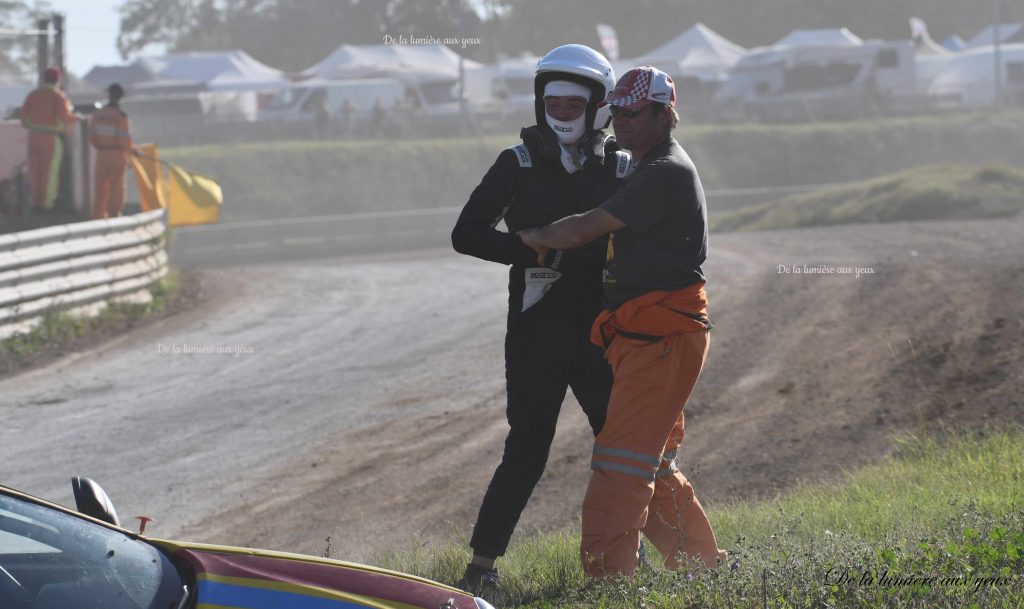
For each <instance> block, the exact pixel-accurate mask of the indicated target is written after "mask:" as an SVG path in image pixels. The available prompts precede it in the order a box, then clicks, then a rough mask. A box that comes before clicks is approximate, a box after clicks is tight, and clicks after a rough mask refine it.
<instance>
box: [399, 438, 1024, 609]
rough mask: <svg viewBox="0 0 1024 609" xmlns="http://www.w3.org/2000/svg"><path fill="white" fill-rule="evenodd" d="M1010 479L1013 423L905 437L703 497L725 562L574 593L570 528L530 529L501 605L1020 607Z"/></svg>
mask: <svg viewBox="0 0 1024 609" xmlns="http://www.w3.org/2000/svg"><path fill="white" fill-rule="evenodd" d="M836 466H837V468H838V467H841V464H836ZM1022 478H1024V430H1022V429H1020V428H1008V429H1002V430H998V431H991V432H987V433H981V434H973V435H963V436H956V437H945V438H942V439H939V438H936V437H932V436H910V437H906V438H903V439H901V440H899V441H898V450H897V451H896V453H895V454H894V455H893V456H890V457H887V458H885V459H883V460H881V461H880V462H879V463H878V464H875V465H872V466H868V467H865V468H863V469H860V470H858V471H856V472H847V473H845V474H844V476H843V477H842V479H841V480H839V481H837V482H834V483H831V484H824V485H805V486H801V487H799V488H796V489H794V490H792V491H790V492H787V493H785V494H784V495H782V496H780V497H778V498H776V499H774V500H771V501H764V502H757V503H734V504H730V505H723V506H717V505H708V506H706V509H707V511H708V514H709V516H710V518H711V520H712V522H713V523H714V525H715V528H716V532H717V534H718V536H719V542H720V544H721V545H722V546H724V547H726V548H728V549H729V550H730V553H731V554H732V556H733V557H737V558H739V559H740V564H739V568H738V569H737V570H735V571H733V570H730V569H727V568H723V569H720V570H718V571H712V572H685V571H680V572H669V571H665V570H664V569H662V568H661V567H648V568H645V569H642V570H640V571H639V572H638V574H637V575H636V576H635V577H634V578H632V579H629V580H624V581H619V582H615V583H606V584H602V585H599V586H597V587H595V588H593V589H590V590H587V591H583V584H584V580H583V575H582V571H581V569H580V567H579V561H578V557H577V556H578V543H579V536H578V533H576V532H564V533H558V534H552V535H541V536H536V537H533V538H530V539H526V540H524V541H521V542H519V543H518V544H517V545H514V546H513V548H512V550H511V552H510V553H509V555H508V556H507V557H505V558H504V559H502V562H500V563H499V565H500V566H499V569H500V571H501V576H502V586H503V594H504V595H505V596H504V602H503V604H502V605H501V606H502V607H538V608H539V607H545V608H559V609H567V608H572V609H577V608H578V609H582V608H584V607H587V608H590V607H647V608H652V609H653V608H665V609H689V608H692V607H702V608H708V609H712V608H723V609H724V608H729V609H732V608H734V607H765V606H767V607H774V608H785V607H864V608H869V607H870V608H879V609H880V608H888V607H950V608H952V607H977V608H979V609H980V608H988V607H1024V574H1022V570H1024V479H1022ZM467 559H468V551H467V550H466V549H465V543H464V540H463V541H453V542H449V543H447V544H445V545H442V546H436V547H435V546H431V545H429V544H428V545H426V546H423V547H420V548H417V549H416V550H413V551H410V552H403V553H399V554H391V555H389V556H385V557H382V559H381V561H380V562H381V563H382V564H384V565H386V566H388V567H390V568H394V569H398V570H404V571H409V572H412V573H417V574H420V575H423V576H426V577H429V578H432V579H437V580H440V581H446V582H454V581H455V580H456V579H457V578H458V577H459V575H460V574H461V570H462V568H463V566H464V565H465V562H466V560H467ZM654 562H655V563H656V564H657V562H658V561H657V560H656V559H655V561H654ZM843 574H847V576H848V577H849V580H848V581H842V576H843ZM912 578H917V580H916V581H912ZM926 578H934V579H933V580H931V581H923V580H925V579H926ZM995 578H998V579H995Z"/></svg>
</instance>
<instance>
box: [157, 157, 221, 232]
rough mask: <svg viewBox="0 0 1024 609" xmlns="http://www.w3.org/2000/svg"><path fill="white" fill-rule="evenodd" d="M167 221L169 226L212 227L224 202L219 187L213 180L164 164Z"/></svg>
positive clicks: (218, 217)
mask: <svg viewBox="0 0 1024 609" xmlns="http://www.w3.org/2000/svg"><path fill="white" fill-rule="evenodd" d="M167 171H168V173H170V175H171V179H170V181H169V184H168V189H167V208H168V212H167V216H168V218H167V220H168V224H170V225H171V226H185V225H189V224H214V223H216V222H217V221H218V220H220V206H221V204H222V203H223V202H224V195H223V193H222V192H221V189H220V184H217V182H215V181H214V180H213V178H210V177H207V176H204V175H201V174H198V173H193V172H190V171H186V170H185V169H183V168H182V167H179V166H177V165H173V164H168V165H167Z"/></svg>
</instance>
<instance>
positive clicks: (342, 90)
mask: <svg viewBox="0 0 1024 609" xmlns="http://www.w3.org/2000/svg"><path fill="white" fill-rule="evenodd" d="M404 95H405V88H404V87H403V86H402V83H401V82H399V81H398V80H397V79H394V78H359V79H350V80H309V81H304V82H301V83H295V84H294V85H292V86H291V87H289V88H287V89H281V90H280V91H277V92H275V93H274V94H273V95H272V96H270V98H269V99H267V100H266V101H265V102H264V104H263V107H261V108H260V111H259V117H260V120H263V121H284V122H295V121H310V120H314V119H315V118H316V115H317V112H320V111H325V112H326V113H327V116H328V117H330V118H346V112H347V118H349V119H350V120H362V119H366V118H369V117H370V116H371V115H372V113H373V107H374V106H375V105H376V104H377V102H378V101H379V102H380V103H381V104H382V105H383V106H384V108H386V109H387V110H389V111H390V110H391V109H392V108H395V107H396V106H397V105H399V104H400V103H401V101H402V99H403V97H404ZM346 101H347V102H348V103H347V104H346ZM346 105H347V106H348V110H347V111H346Z"/></svg>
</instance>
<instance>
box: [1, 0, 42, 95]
mask: <svg viewBox="0 0 1024 609" xmlns="http://www.w3.org/2000/svg"><path fill="white" fill-rule="evenodd" d="M50 13H51V11H50V8H49V5H47V4H46V3H45V2H36V3H35V4H33V5H29V4H28V3H27V2H24V1H23V0H0V30H2V33H0V81H3V80H15V81H18V80H28V81H32V80H34V75H35V73H36V35H35V34H27V33H23V32H24V31H26V30H34V29H35V28H36V21H38V20H39V19H43V18H46V17H48V16H49V15H50Z"/></svg>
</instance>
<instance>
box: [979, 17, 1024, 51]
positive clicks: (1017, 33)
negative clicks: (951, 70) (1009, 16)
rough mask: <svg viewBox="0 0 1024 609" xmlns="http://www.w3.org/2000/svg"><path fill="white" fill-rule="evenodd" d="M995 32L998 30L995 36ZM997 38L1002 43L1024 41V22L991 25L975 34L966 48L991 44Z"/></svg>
mask: <svg viewBox="0 0 1024 609" xmlns="http://www.w3.org/2000/svg"><path fill="white" fill-rule="evenodd" d="M993 32H997V33H996V34H995V36H993ZM996 40H998V41H999V43H1000V44H1008V43H1012V42H1024V24H1022V23H1001V24H999V25H998V26H997V27H995V28H993V26H991V25H990V26H988V27H986V28H985V29H983V30H981V31H980V32H978V33H977V34H975V35H974V38H971V39H970V40H968V41H967V46H966V47H965V48H968V49H976V48H978V47H983V46H990V45H993V44H995V42H996Z"/></svg>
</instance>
